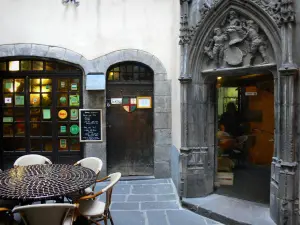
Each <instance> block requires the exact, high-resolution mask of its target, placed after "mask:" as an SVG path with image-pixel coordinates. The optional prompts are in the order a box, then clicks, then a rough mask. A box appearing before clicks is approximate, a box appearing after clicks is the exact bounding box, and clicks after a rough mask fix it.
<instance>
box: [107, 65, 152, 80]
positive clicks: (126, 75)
mask: <svg viewBox="0 0 300 225" xmlns="http://www.w3.org/2000/svg"><path fill="white" fill-rule="evenodd" d="M107 80H108V82H122V81H123V82H126V81H131V82H132V81H133V82H143V81H153V70H152V69H151V68H150V67H148V66H146V65H145V64H142V63H138V62H121V63H117V64H114V65H113V66H111V67H110V68H109V69H108V74H107Z"/></svg>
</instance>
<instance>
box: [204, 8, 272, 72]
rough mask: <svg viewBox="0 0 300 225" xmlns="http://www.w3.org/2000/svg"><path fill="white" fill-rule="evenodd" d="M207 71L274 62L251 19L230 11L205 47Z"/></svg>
mask: <svg viewBox="0 0 300 225" xmlns="http://www.w3.org/2000/svg"><path fill="white" fill-rule="evenodd" d="M204 53H205V56H206V57H205V58H206V63H207V64H206V67H207V69H215V68H223V67H241V66H254V65H258V64H268V63H270V62H273V51H272V48H271V45H270V43H269V41H268V39H267V36H266V35H265V34H264V32H263V31H262V29H260V27H259V26H258V24H256V23H255V22H254V21H253V20H251V19H249V18H246V17H244V16H241V15H239V14H238V13H237V12H236V11H234V10H231V11H229V13H228V15H227V17H226V18H225V19H224V20H223V21H222V23H221V24H219V26H218V27H216V28H215V29H214V30H213V32H212V34H211V37H210V39H209V40H208V42H207V44H206V46H205V47H204Z"/></svg>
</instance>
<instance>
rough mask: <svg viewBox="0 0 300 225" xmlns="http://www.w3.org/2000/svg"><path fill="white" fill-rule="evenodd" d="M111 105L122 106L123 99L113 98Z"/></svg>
mask: <svg viewBox="0 0 300 225" xmlns="http://www.w3.org/2000/svg"><path fill="white" fill-rule="evenodd" d="M110 103H111V104H112V105H120V104H122V98H111V99H110Z"/></svg>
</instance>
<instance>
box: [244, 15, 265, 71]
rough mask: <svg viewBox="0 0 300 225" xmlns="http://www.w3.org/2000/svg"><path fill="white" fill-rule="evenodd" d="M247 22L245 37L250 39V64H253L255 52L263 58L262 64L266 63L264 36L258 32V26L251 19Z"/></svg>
mask: <svg viewBox="0 0 300 225" xmlns="http://www.w3.org/2000/svg"><path fill="white" fill-rule="evenodd" d="M246 24H247V30H248V32H247V39H248V40H249V41H250V51H249V54H250V65H253V62H254V59H255V55H256V53H257V52H259V53H260V55H261V56H262V58H263V64H266V63H268V57H267V52H266V49H267V43H266V40H265V38H264V37H263V36H262V35H260V34H259V27H258V25H257V24H256V23H255V22H254V21H253V20H248V21H247V22H246Z"/></svg>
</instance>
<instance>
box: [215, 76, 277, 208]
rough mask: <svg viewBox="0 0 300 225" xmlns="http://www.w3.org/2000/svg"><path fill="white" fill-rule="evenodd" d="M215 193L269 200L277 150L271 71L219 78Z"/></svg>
mask: <svg viewBox="0 0 300 225" xmlns="http://www.w3.org/2000/svg"><path fill="white" fill-rule="evenodd" d="M216 92H217V95H216V98H217V107H216V108H217V110H216V114H217V123H218V124H217V128H218V129H217V138H216V140H217V146H218V147H217V153H218V154H216V155H217V160H216V161H217V165H218V167H217V174H216V181H217V182H216V186H217V189H216V193H218V194H221V195H226V196H230V197H235V198H239V199H244V200H248V201H253V202H259V203H264V204H269V201H270V176H271V162H272V157H273V152H274V83H273V76H272V74H251V75H244V76H224V77H218V78H217V85H216Z"/></svg>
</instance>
